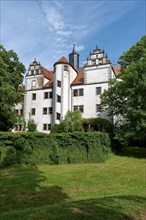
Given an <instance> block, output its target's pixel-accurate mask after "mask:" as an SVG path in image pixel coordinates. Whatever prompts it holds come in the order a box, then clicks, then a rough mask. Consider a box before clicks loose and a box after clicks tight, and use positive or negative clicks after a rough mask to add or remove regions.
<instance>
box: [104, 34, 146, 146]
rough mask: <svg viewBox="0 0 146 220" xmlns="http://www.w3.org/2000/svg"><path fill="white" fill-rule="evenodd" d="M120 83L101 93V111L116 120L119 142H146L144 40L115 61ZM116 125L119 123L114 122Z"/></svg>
mask: <svg viewBox="0 0 146 220" xmlns="http://www.w3.org/2000/svg"><path fill="white" fill-rule="evenodd" d="M119 64H120V65H121V73H120V78H121V80H112V81H110V83H109V89H108V90H107V91H105V92H104V93H103V95H102V96H101V99H102V108H103V110H105V111H107V112H108V114H109V115H114V116H121V117H119V119H122V122H123V123H121V120H120V123H118V128H119V129H118V133H117V135H119V137H120V138H124V139H131V140H138V141H140V142H143V143H144V142H145V141H146V36H143V37H142V38H141V40H140V41H139V42H137V43H136V44H135V45H133V46H132V47H131V48H130V49H129V50H128V51H127V52H125V53H123V55H122V56H121V57H120V58H119ZM118 122H119V121H118Z"/></svg>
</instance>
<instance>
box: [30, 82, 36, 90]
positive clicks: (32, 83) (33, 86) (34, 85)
mask: <svg viewBox="0 0 146 220" xmlns="http://www.w3.org/2000/svg"><path fill="white" fill-rule="evenodd" d="M31 87H32V88H35V87H36V81H35V80H33V81H32V82H31Z"/></svg>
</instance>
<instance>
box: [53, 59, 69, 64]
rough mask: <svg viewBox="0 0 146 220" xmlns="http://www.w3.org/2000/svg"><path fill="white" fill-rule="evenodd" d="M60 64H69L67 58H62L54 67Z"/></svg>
mask: <svg viewBox="0 0 146 220" xmlns="http://www.w3.org/2000/svg"><path fill="white" fill-rule="evenodd" d="M59 63H65V64H69V62H68V60H67V59H66V58H65V57H61V58H60V59H59V60H58V61H57V62H56V63H54V65H56V64H59Z"/></svg>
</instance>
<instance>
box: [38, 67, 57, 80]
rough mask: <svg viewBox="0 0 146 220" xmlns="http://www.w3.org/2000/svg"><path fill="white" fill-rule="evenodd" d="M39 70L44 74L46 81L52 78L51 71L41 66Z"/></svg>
mask: <svg viewBox="0 0 146 220" xmlns="http://www.w3.org/2000/svg"><path fill="white" fill-rule="evenodd" d="M41 70H42V72H43V74H44V77H46V78H47V79H49V80H51V79H53V78H54V74H53V71H49V70H47V69H46V68H44V67H43V66H41Z"/></svg>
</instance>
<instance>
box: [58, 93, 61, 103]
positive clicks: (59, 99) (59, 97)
mask: <svg viewBox="0 0 146 220" xmlns="http://www.w3.org/2000/svg"><path fill="white" fill-rule="evenodd" d="M57 102H60V103H61V96H60V95H57Z"/></svg>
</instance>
